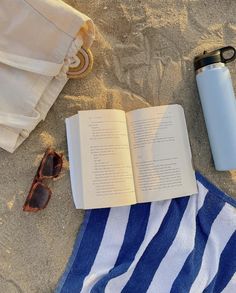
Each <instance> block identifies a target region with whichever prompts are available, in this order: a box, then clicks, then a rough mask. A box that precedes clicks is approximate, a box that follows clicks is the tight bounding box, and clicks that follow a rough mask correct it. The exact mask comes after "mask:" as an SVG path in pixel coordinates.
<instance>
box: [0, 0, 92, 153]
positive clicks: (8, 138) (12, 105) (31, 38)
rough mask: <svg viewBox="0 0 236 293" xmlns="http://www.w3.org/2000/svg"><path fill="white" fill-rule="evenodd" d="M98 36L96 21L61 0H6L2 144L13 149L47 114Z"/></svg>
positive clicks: (0, 74)
mask: <svg viewBox="0 0 236 293" xmlns="http://www.w3.org/2000/svg"><path fill="white" fill-rule="evenodd" d="M93 40H94V25H93V22H92V21H91V20H90V19H89V18H88V17H87V16H86V15H84V14H82V13H80V12H78V11H77V10H75V9H73V8H72V7H70V6H68V5H67V4H65V3H64V2H62V1H60V0H11V1H9V0H1V4H0V147H1V148H3V149H5V150H7V151H9V152H13V151H14V150H15V149H16V148H17V147H18V146H19V145H20V144H21V143H22V142H23V141H24V140H25V138H27V137H28V136H29V134H30V132H31V131H32V130H33V129H34V128H35V126H36V125H37V124H38V123H39V122H40V121H41V120H43V119H44V118H45V116H46V114H47V112H48V111H49V109H50V107H51V106H52V105H53V103H54V102H55V100H56V98H57V96H58V95H59V93H60V91H61V90H62V88H63V87H64V85H65V84H66V82H67V80H68V77H67V74H66V73H67V71H68V68H69V67H71V66H75V65H76V66H78V58H77V57H76V54H77V52H78V51H79V50H80V48H81V47H82V46H83V47H85V48H89V47H90V46H91V44H92V42H93Z"/></svg>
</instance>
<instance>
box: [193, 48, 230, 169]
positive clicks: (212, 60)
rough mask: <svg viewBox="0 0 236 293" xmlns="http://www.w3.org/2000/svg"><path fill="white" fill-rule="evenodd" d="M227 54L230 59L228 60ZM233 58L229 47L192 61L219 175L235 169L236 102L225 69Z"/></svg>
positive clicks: (205, 54)
mask: <svg viewBox="0 0 236 293" xmlns="http://www.w3.org/2000/svg"><path fill="white" fill-rule="evenodd" d="M230 53H231V54H230ZM227 54H230V55H231V56H230V57H228V58H227V57H226V55H227ZM235 58H236V50H235V49H234V48H233V47H231V46H228V47H224V48H220V49H218V50H215V51H212V52H204V53H203V54H202V55H199V56H196V57H195V59H194V67H195V71H196V80H197V86H198V91H199V95H200V100H201V104H202V108H203V114H204V118H205V122H206V127H207V132H208V136H209V140H210V145H211V151H212V154H213V159H214V163H215V168H216V170H218V171H227V170H234V169H236V99H235V95H234V90H233V85H232V80H231V76H230V72H229V70H228V68H227V66H226V65H225V64H226V63H228V62H231V61H233V60H234V59H235Z"/></svg>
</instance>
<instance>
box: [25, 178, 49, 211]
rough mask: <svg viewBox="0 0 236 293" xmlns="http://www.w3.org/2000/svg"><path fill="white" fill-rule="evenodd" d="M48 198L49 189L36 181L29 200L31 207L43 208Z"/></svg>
mask: <svg viewBox="0 0 236 293" xmlns="http://www.w3.org/2000/svg"><path fill="white" fill-rule="evenodd" d="M49 198H50V191H49V189H47V188H46V187H45V186H44V185H42V184H40V183H38V184H37V185H36V187H35V189H34V191H33V193H32V196H31V198H30V201H29V203H28V204H29V206H30V207H31V208H38V209H43V208H44V207H45V206H46V205H47V202H48V200H49Z"/></svg>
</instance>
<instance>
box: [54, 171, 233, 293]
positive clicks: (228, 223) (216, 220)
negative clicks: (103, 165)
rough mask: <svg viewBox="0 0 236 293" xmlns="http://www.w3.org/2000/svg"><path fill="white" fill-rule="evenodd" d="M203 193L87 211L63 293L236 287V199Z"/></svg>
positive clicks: (202, 188)
mask: <svg viewBox="0 0 236 293" xmlns="http://www.w3.org/2000/svg"><path fill="white" fill-rule="evenodd" d="M196 176H197V180H198V188H199V193H198V194H196V195H193V196H190V197H189V196H186V197H182V198H177V199H173V200H165V201H161V202H154V203H151V204H150V203H146V204H138V205H134V206H131V207H130V206H127V207H119V208H111V209H96V210H92V211H89V212H87V215H86V218H85V221H84V224H83V227H82V228H81V231H80V233H79V236H78V239H77V241H76V244H75V247H74V252H73V254H72V256H71V259H70V261H69V265H68V267H67V270H66V272H65V273H64V275H63V276H62V278H61V280H60V282H59V285H58V288H57V292H61V293H65V292H68V293H76V292H83V293H88V292H92V293H97V292H99V293H100V292H109V293H118V292H122V293H126V292H129V293H136V292H137V293H143V292H150V293H169V292H171V293H187V292H191V293H201V292H204V293H210V292H211V293H213V292H214V293H217V292H224V293H234V292H236V201H235V200H234V199H232V198H230V197H228V196H227V195H225V194H224V193H223V192H222V191H220V190H218V189H217V188H216V187H215V186H213V185H212V184H211V183H209V182H208V181H207V180H206V179H205V178H204V177H203V176H201V175H200V174H199V173H197V174H196Z"/></svg>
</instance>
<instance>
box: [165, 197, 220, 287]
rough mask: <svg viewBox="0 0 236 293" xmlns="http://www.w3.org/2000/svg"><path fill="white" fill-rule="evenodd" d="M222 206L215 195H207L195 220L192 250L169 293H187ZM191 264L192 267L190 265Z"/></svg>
mask: <svg viewBox="0 0 236 293" xmlns="http://www.w3.org/2000/svg"><path fill="white" fill-rule="evenodd" d="M224 204H225V203H224V202H223V201H216V200H215V195H214V194H212V193H211V192H208V193H207V195H206V198H205V201H204V204H203V207H202V208H201V209H200V211H199V212H198V215H197V218H196V224H197V229H196V235H195V245H194V249H193V251H192V252H191V253H190V255H189V256H188V258H187V259H186V261H185V263H184V265H183V267H182V269H181V271H180V272H179V275H178V276H177V278H176V279H175V281H174V284H173V286H172V288H171V291H170V292H171V293H176V292H189V290H190V288H191V285H192V283H193V281H194V280H195V278H196V276H197V274H198V272H199V269H200V266H201V263H202V255H203V253H204V249H205V246H206V243H207V239H208V236H209V233H210V230H211V226H212V223H213V222H214V220H215V219H216V217H217V215H218V214H219V212H220V211H221V210H222V208H223V206H224ZM211 206H214V209H212V208H210V207H211ZM193 263H194V266H193V265H192V264H193Z"/></svg>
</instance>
